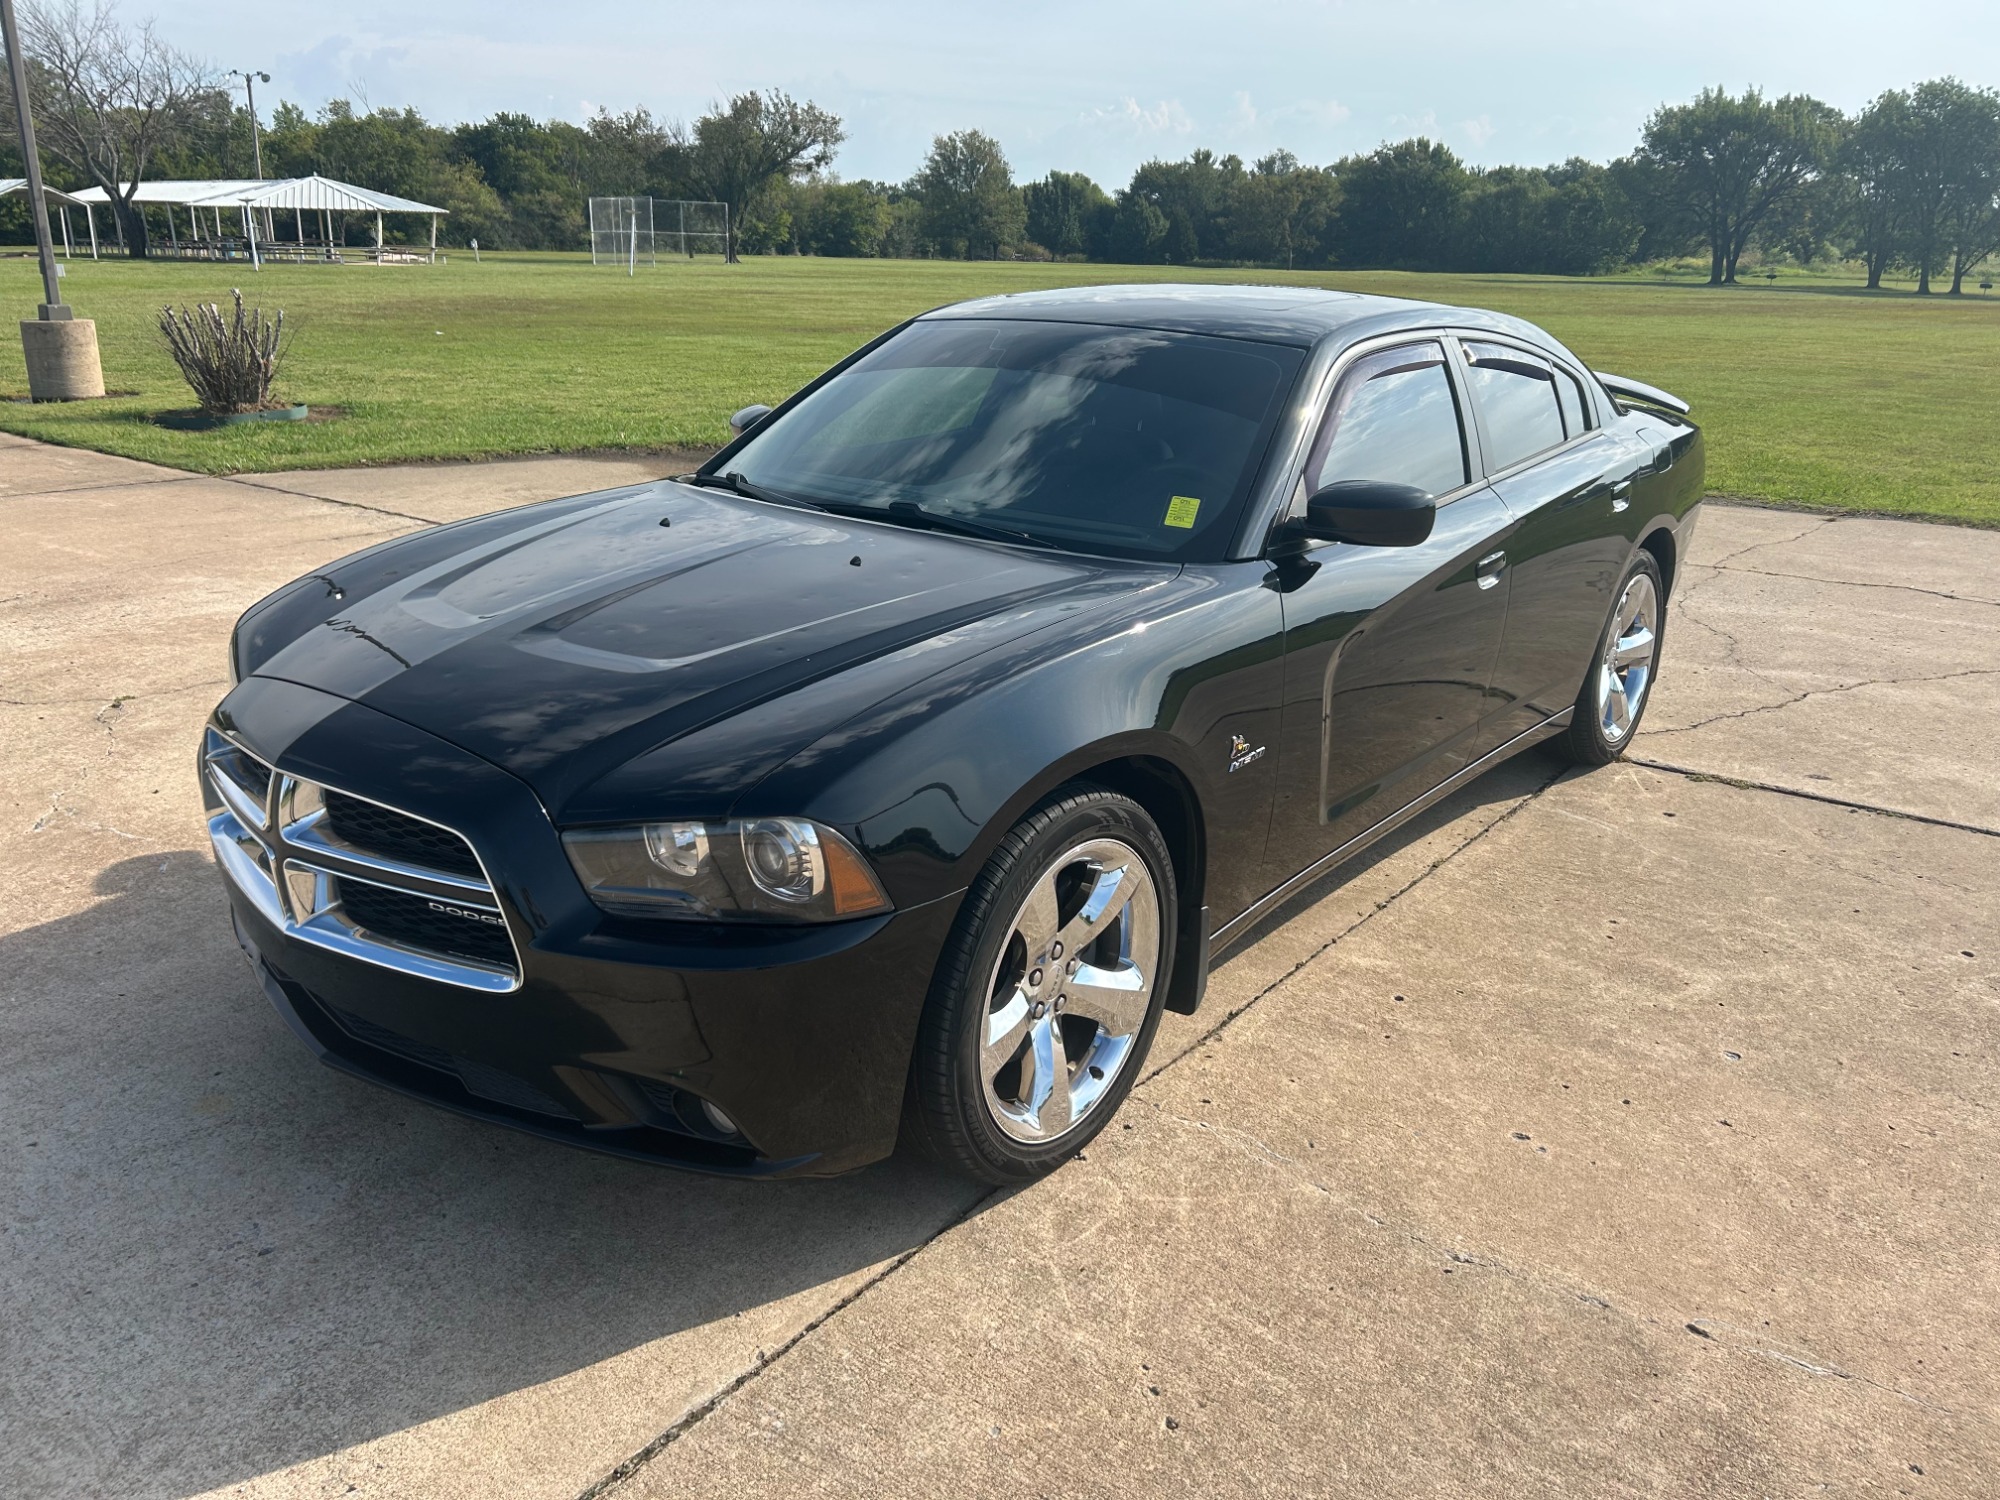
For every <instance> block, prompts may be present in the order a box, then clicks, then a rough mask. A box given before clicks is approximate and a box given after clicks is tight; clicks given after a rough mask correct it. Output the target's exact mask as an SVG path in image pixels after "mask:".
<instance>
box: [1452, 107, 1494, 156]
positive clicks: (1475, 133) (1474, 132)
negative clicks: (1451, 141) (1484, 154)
mask: <svg viewBox="0 0 2000 1500" xmlns="http://www.w3.org/2000/svg"><path fill="white" fill-rule="evenodd" d="M1493 132H1494V125H1493V120H1492V118H1491V117H1490V116H1488V115H1481V116H1480V117H1479V118H1478V119H1476V120H1460V121H1459V122H1458V133H1459V134H1460V135H1462V136H1464V137H1465V139H1466V140H1468V141H1470V142H1471V143H1472V149H1473V150H1475V151H1478V150H1480V149H1481V148H1483V147H1484V146H1485V144H1486V143H1487V142H1488V141H1490V140H1492V139H1493Z"/></svg>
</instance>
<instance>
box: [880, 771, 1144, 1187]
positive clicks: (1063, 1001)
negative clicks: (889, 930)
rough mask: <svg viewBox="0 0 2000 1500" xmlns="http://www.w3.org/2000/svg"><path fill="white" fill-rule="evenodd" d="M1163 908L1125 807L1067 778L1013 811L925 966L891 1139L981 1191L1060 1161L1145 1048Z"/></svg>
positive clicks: (1127, 1081) (1101, 1118)
mask: <svg viewBox="0 0 2000 1500" xmlns="http://www.w3.org/2000/svg"><path fill="white" fill-rule="evenodd" d="M1178 909H1179V903H1178V893H1177V891H1176V889H1175V884H1174V867H1173V859H1172V856H1171V855H1170V854H1169V852H1168V850H1167V845H1166V840H1165V839H1164V838H1162V837H1161V835H1160V830H1159V828H1158V826H1157V825H1156V824H1155V823H1154V822H1153V820H1152V818H1150V817H1149V816H1148V815H1147V813H1146V810H1145V809H1144V808H1142V807H1140V806H1139V805H1138V804H1137V803H1136V802H1133V801H1131V800H1130V799H1129V798H1125V797H1121V796H1119V795H1117V794H1116V793H1115V792H1109V791H1106V790H1104V789H1102V788H1100V787H1093V786H1085V785H1076V786H1071V787H1067V788H1064V789H1063V790H1062V791H1060V792H1058V793H1056V794H1055V795H1054V796H1053V797H1051V798H1050V799H1049V801H1047V802H1045V803H1043V804H1042V806H1040V807H1038V808H1037V809H1036V810H1035V811H1034V812H1032V813H1030V814H1029V815H1028V816H1027V817H1026V818H1024V819H1023V820H1022V821H1021V822H1020V823H1019V824H1017V825H1016V826H1015V827H1014V828H1013V829H1012V830H1011V831H1010V832H1009V833H1008V834H1007V836H1006V837H1005V838H1004V839H1002V840H1001V842H1000V847H999V848H998V849H997V850H996V851H995V852H994V854H993V857H992V859H990V860H989V861H988V862H987V865H986V868H985V869H984V870H983V871H981V872H980V876H979V879H978V880H977V881H975V882H974V883H973V886H972V889H971V890H970V891H969V892H968V893H967V894H966V898H965V904H964V906H963V907H961V908H960V911H959V916H958V921H957V922H956V924H955V925H954V926H953V929H952V935H951V938H950V940H949V941H948V942H947V943H946V944H945V949H944V952H943V953H942V954H941V955H940V957H939V959H938V967H937V972H936V975H935V976H934V978H933V980H932V983H931V992H930V997H929V999H928V1000H927V1002H926V1003H925V1007H924V1018H923V1022H922V1025H921V1026H920V1028H919V1031H918V1035H917V1046H916V1053H915V1057H914V1059H913V1061H912V1064H911V1070H910V1093H909V1101H908V1107H907V1110H906V1114H905V1125H904V1133H905V1138H906V1140H908V1141H909V1143H910V1144H911V1145H913V1146H915V1147H916V1148H917V1149H919V1150H921V1151H923V1152H924V1153H925V1154H927V1155H929V1156H931V1157H932V1158H933V1159H935V1160H937V1161H940V1162H942V1163H944V1164H945V1165H947V1166H949V1167H952V1168H954V1169H956V1170H957V1171H960V1172H962V1173H964V1174H965V1175H967V1176H970V1177H973V1178H976V1179H977V1180H979V1181H981V1182H986V1183H991V1184H994V1185H996V1186H1005V1185H1008V1184H1013V1183H1022V1182H1030V1181H1033V1180H1034V1179H1035V1178H1037V1177H1041V1176H1043V1175H1045V1174H1046V1173H1048V1172H1050V1171H1053V1170H1054V1169H1055V1167H1056V1166H1058V1165H1059V1164H1060V1163H1061V1162H1063V1161H1064V1160H1066V1159H1067V1158H1068V1157H1070V1156H1073V1155H1075V1154H1076V1152H1077V1151H1078V1150H1080V1149H1081V1148H1082V1147H1083V1146H1084V1145H1085V1144H1086V1143H1087V1142H1089V1141H1090V1140H1091V1139H1092V1138H1093V1137H1094V1136H1095V1135H1096V1134H1097V1133H1098V1131H1100V1130H1102V1129H1103V1128H1104V1126H1105V1123H1106V1122H1107V1121H1109V1120H1110V1118H1111V1116H1112V1115H1113V1114H1114V1113H1116V1111H1117V1108H1118V1106H1119V1104H1120V1103H1121V1102H1123V1100H1124V1098H1125V1095H1126V1094H1127V1093H1128V1092H1130V1090H1131V1087H1132V1083H1133V1080H1134V1079H1135V1078H1136V1077H1137V1076H1138V1073H1139V1069H1140V1067H1141V1066H1142V1065H1143V1064H1144V1062H1145V1058H1146V1053H1147V1051H1148V1049H1149V1048H1150V1047H1151V1046H1152V1041H1153V1032H1154V1030H1155V1029H1156V1028H1157V1027H1158V1025H1159V1019H1160V1010H1161V1005H1162V1002H1163V1000H1164V999H1165V996H1166V989H1167V975H1168V974H1169V973H1170V972H1171V970H1172V967H1173V959H1174V939H1175V930H1174V913H1175V912H1176V911H1177V910H1178Z"/></svg>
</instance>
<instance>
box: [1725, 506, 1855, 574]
mask: <svg viewBox="0 0 2000 1500" xmlns="http://www.w3.org/2000/svg"><path fill="white" fill-rule="evenodd" d="M1839 519H1840V517H1838V516H1817V517H1815V518H1814V519H1813V522H1812V524H1811V525H1809V526H1807V527H1806V529H1805V530H1804V531H1801V532H1798V533H1797V534H1796V535H1793V536H1783V537H1772V538H1770V539H1769V540H1768V541H1762V542H1752V543H1750V545H1749V546H1747V547H1738V548H1737V549H1736V550H1735V551H1734V552H1726V553H1724V554H1723V555H1722V556H1721V557H1719V558H1717V559H1716V560H1715V561H1714V562H1712V563H1698V564H1695V566H1698V567H1704V568H1719V567H1721V566H1722V565H1723V564H1724V563H1726V562H1728V561H1730V560H1731V559H1732V558H1737V557H1745V556H1748V555H1749V554H1750V553H1752V552H1755V551H1757V550H1758V549H1759V548H1762V547H1787V546H1790V545H1791V544H1792V543H1793V542H1796V541H1801V540H1803V539H1804V538H1806V537H1809V536H1811V535H1812V534H1813V533H1814V532H1815V531H1818V530H1819V529H1820V528H1822V527H1825V526H1831V525H1832V524H1833V523H1834V522H1835V521H1837V520H1839ZM1690 562H1692V559H1690Z"/></svg>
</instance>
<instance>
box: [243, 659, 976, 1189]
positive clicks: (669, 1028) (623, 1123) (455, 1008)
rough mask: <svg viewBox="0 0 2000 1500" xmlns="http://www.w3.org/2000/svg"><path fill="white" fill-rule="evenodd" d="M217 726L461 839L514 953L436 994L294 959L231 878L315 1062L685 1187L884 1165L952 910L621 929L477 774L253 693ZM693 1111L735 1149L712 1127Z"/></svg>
mask: <svg viewBox="0 0 2000 1500" xmlns="http://www.w3.org/2000/svg"><path fill="white" fill-rule="evenodd" d="M216 722H217V724H218V725H219V726H220V727H221V728H222V729H223V730H224V732H225V733H227V734H228V735H229V737H230V738H231V739H233V740H235V741H236V742H237V743H239V744H242V745H244V746H246V747H247V748H248V749H250V750H251V751H252V752H253V753H254V754H255V755H257V756H258V757H260V758H262V759H263V760H266V761H269V762H271V763H273V764H276V765H278V766H280V767H281V769H283V770H285V771H288V772H292V773H294V774H297V775H300V776H309V777H313V778H316V779H318V780H320V781H323V782H325V783H327V784H330V785H333V786H336V787H339V788H341V789H344V790H346V791H348V792H350V793H352V794H354V795H356V796H360V797H364V798H374V799H377V800H380V801H382V802H386V803H389V804H390V805H392V806H399V807H402V808H404V809H406V810H407V811H409V812H412V813H416V814H418V815H420V816H423V817H428V818H434V819H436V820H437V821H438V822H439V823H442V824H445V825H446V826H448V827H451V828H455V829H456V830H458V831H459V832H460V833H462V834H464V835H465V836H466V838H467V839H468V840H469V841H470V842H471V843H472V845H473V847H474V848H475V849H476V850H477V851H478V853H479V856H480V858H481V860H482V861H483V862H484V864H485V865H486V867H487V869H488V870H489V871H490V873H491V876H492V880H493V894H494V899H495V900H496V902H497V904H498V906H499V908H500V909H501V910H502V911H503V912H504V913H505V916H506V919H507V924H508V927H509V929H510V931H511V933H512V935H513V938H514V944H515V948H516V950H517V952H518V955H519V963H520V976H519V983H518V984H516V985H513V986H512V987H510V988H506V989H501V990H495V989H490V988H489V989H479V988H472V987H468V986H467V985H464V984H451V983H442V982H438V981H436V980H434V979H431V978H426V977H424V976H423V975H421V974H416V973H409V972H402V971H399V970H397V969H394V968H390V967H383V966H381V965H378V964H374V963H369V962H364V961H362V960H359V959H357V958H355V957H353V956H350V955H349V954H345V953H342V952H339V951H335V950H333V949H330V948H328V947H327V946H325V945H324V944H322V943H315V942H311V941H302V940H301V938H300V936H299V935H298V933H297V931H296V926H295V925H293V926H291V927H290V928H288V926H287V924H286V923H285V922H284V920H283V918H282V917H280V918H279V920H276V921H274V920H273V913H272V912H270V911H269V910H267V909H266V907H267V906H268V901H259V900H257V899H254V898H253V897H252V896H251V894H250V893H248V892H247V891H246V890H245V889H244V888H243V886H242V885H240V884H239V883H238V882H237V881H236V880H235V879H231V878H228V876H227V872H225V881H224V884H225V886H226V887H227V888H228V891H229V895H230V900H231V904H232V907H233V910H234V916H235V924H236V932H237V936H238V939H239V941H241V942H242V944H243V946H244V948H245V950H246V952H248V953H249V955H250V957H251V960H252V962H253V963H254V964H255V965H256V968H257V972H258V977H259V979H260V980H261V981H262V983H263V986H264V989H265V992H266V994H267V995H268V996H269V997H270V999H271V1000H272V1002H273V1004H274V1005H276V1007H277V1008H278V1011H279V1013H280V1014H281V1015H282V1016H283V1017H284V1019H285V1020H286V1022H287V1024H289V1025H290V1026H291V1027H292V1029H293V1031H294V1032H295V1033H296V1034H297V1035H298V1036H299V1037H300V1039H301V1040H302V1041H304V1042H305V1043H306V1044H307V1046H309V1047H310V1048H312V1049H313V1051H314V1052H315V1053H317V1054H318V1055H319V1057H320V1058H321V1059H322V1060H323V1061H324V1062H326V1063H327V1064H329V1065H330V1066H333V1067H336V1068H339V1069H341V1070H342V1071H345V1072H349V1073H353V1074H355V1075H357V1076H360V1077H363V1078H367V1079H369V1080H370V1081H372V1082H375V1083H379V1084H382V1085H384V1086H386V1087H389V1088H392V1089H395V1090H398V1091H400V1092H403V1093H406V1094H411V1095H414V1096H416V1097H418V1098H422V1099H424V1100H426V1101H428V1102H431V1103H434V1104H438V1105H441V1106H443V1107H445V1108H448V1109H452V1110H455V1111H458V1112H459V1113H462V1114H468V1115H474V1116H477V1117H479V1118H482V1119H487V1120H492V1121H494V1122H496V1123H500V1124H506V1125H511V1126H513V1127H515V1128H517V1129H522V1130H527V1131H530V1132H533V1133H535V1134H538V1135H542V1136H546V1137H550V1138H553V1139H560V1140H564V1141H567V1142H570V1143H572V1144H576V1145H581V1146H586V1147H589V1148H592V1149H595V1150H600V1151H607V1152H611V1153H613V1154H616V1155H622V1156H631V1157H639V1158H643V1159H647V1160H653V1161H660V1162H666V1163H670V1164H673V1165H677V1166H683V1167H689V1168H693V1169H696V1170H701V1171H708V1172H722V1173H730V1174H736V1175H746V1176H780V1175H811V1176H819V1175H827V1174H831V1173H835V1172H841V1171H846V1170H849V1169H851V1168H854V1167H858V1166H862V1165H864V1164H866V1163H868V1162H870V1161H874V1160H877V1159H879V1158H881V1157H883V1156H886V1155H888V1154H889V1152H890V1151H891V1150H892V1149H893V1148H894V1146H895V1141H896V1133H897V1126H898V1123H899V1120H900V1116H901V1108H902V1102H903V1091H904V1086H905V1082H906V1078H907V1073H908V1066H909V1058H910V1053H911V1048H912V1045H913V1043H914V1039H915V1035H916V1028H917V1023H918V1020H919V1018H920V1015H921V1012H922V1008H923V1003H924V998H925V995H926V993H927V991H928V987H929V981H930V975H931V971H932V969H933V968H934V967H935V965H936V960H937V955H938V953H939V951H940V950H941V949H942V947H943V945H944V942H945V939H946V937H947V935H948V934H949V931H950V928H951V923H952V920H953V918H954V917H955V916H956V914H957V908H958V901H959V897H958V896H957V895H951V896H946V897H943V898H941V899H939V900H936V901H932V902H929V903H927V904H925V905H921V906H917V907H912V908H906V909H904V910H901V911H898V912H895V913H892V914H890V915H888V916H885V917H876V918H864V919H860V920H857V921H852V922H842V923H831V924H826V925H823V926H812V927H793V928H755V929H751V928H726V929H724V928H716V927H693V926H686V927H683V926H676V925H673V924H669V923H664V922H632V921H620V920H617V919H614V918H609V917H606V916H604V915H603V914H602V913H601V912H599V911H598V909H597V908H596V907H595V906H593V905H592V904H591V903H590V901H589V898H588V897H587V896H586V895H584V893H583V890H582V887H581V886H580V885H579V884H578V883H577V881H576V878H575V876H574V874H573V873H572V872H571V871H570V869H569V865H568V861H567V859H566V858H565V856H564V855H563V853H562V849H561V844H560V841H559V839H558V838H557V836H556V834H555V831H554V829H553V828H552V827H551V826H550V824H549V822H548V819H547V817H546V816H545V815H544V814H543V813H542V811H541V808H540V805H539V803H538V802H537V801H536V799H535V798H534V795H533V794H532V792H530V791H529V789H528V788H527V787H526V786H525V785H524V784H523V783H521V782H519V781H517V780H515V779H514V778H513V777H511V776H508V775H506V773H504V772H501V771H499V770H498V769H497V768H495V767H494V766H492V765H491V764H490V763H489V762H486V761H483V760H480V759H478V758H477V757H474V756H471V755H470V754H468V753H467V752H465V751H462V750H459V749H458V748H456V747H455V746H451V745H448V744H446V743H444V742H442V741H439V740H436V739H434V738H432V737H431V736H428V735H425V734H423V733H422V732H421V731H419V730H416V729H413V728H411V727H410V726H408V725H406V724H403V723H402V722H401V721H399V720H394V719H389V718H387V717H385V716H384V715H381V714H378V713H375V712H373V711H372V710H369V709H367V708H364V707H362V706H361V705H358V704H354V703H351V702H348V701H346V700H342V699H336V698H331V697H329V696H327V695H325V694H320V693H316V692H312V691H311V690H309V689H305V688H300V687H296V686H294V685H291V684H287V683H279V682H272V681H267V680H264V679H258V678H251V679H247V680H246V681H245V682H244V683H243V684H242V685H241V686H239V687H238V688H237V690H236V691H235V692H233V693H232V694H231V695H230V697H229V698H228V699H226V700H225V701H224V704H223V706H222V708H221V709H219V710H218V713H217V719H216ZM204 790H205V791H209V788H208V786H207V782H206V778H205V780H204ZM215 801H216V799H215V798H214V796H213V794H212V792H210V802H211V806H212V807H213V806H214V805H215ZM701 1101H706V1102H708V1103H709V1104H711V1105H713V1106H715V1107H716V1108H718V1109H720V1110H722V1111H724V1112H725V1113H726V1114H727V1116H728V1117H729V1118H730V1119H731V1120H733V1121H734V1122H735V1125H736V1127H737V1133H736V1134H735V1135H733V1136H727V1135H724V1134H723V1133H722V1132H721V1131H719V1130H717V1129H716V1128H714V1126H713V1125H712V1124H710V1123H709V1122H708V1121H707V1120H706V1119H705V1118H704V1115H703V1112H702V1111H701V1110H700V1108H699V1105H700V1102H701Z"/></svg>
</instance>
